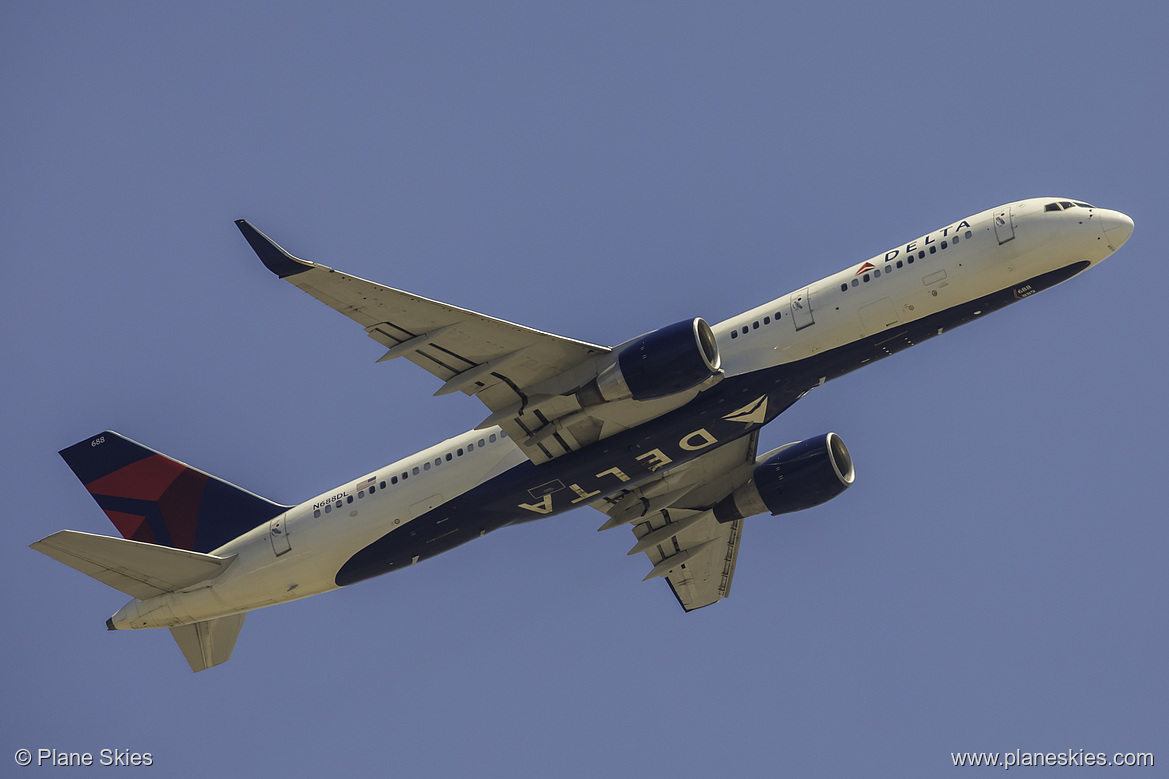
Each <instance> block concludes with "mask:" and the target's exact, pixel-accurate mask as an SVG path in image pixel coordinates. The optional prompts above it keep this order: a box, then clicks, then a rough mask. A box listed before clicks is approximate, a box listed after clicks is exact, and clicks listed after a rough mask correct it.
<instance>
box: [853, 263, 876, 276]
mask: <svg viewBox="0 0 1169 779" xmlns="http://www.w3.org/2000/svg"><path fill="white" fill-rule="evenodd" d="M876 267H877V266H876V265H874V264H873V263H871V262H866V263H865V264H864V265H862V266H860V267H859V268H857V271H856V275H857V276H859V275H861V274H862V273H864V272H865V271H870V270H875V269H876Z"/></svg>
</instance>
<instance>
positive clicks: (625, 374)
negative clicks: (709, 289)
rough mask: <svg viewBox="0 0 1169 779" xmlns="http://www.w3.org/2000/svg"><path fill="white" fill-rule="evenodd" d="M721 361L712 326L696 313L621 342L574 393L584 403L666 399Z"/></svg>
mask: <svg viewBox="0 0 1169 779" xmlns="http://www.w3.org/2000/svg"><path fill="white" fill-rule="evenodd" d="M721 364H722V358H721V357H719V353H718V344H717V343H716V342H715V340H714V333H713V332H711V329H710V325H708V324H707V323H706V322H705V320H703V319H702V318H701V317H695V318H694V319H687V320H685V321H682V322H676V323H674V324H672V325H667V326H666V327H663V328H660V329H658V330H654V331H653V332H652V333H646V334H645V335H643V336H641V337H640V338H637V339H635V340H634V341H632V342H630V343H629V344H627V345H625V346H624V347H623V348H622V349H621V351H620V352H619V353H618V355H617V359H616V361H614V362H613V363H611V364H610V365H608V366H607V367H606V368H604V369H603V370H602V371H601V372H600V373H599V374H598V375H597V378H595V379H593V380H592V381H590V382H589V383H588V384H586V385H585V386H584V387H582V388H581V389H579V390H577V393H576V397H577V400H579V401H580V404H581V405H582V406H596V405H599V404H601V403H606V402H610V401H614V400H624V399H625V398H633V399H634V400H653V399H654V398H664V397H666V396H667V395H673V394H676V393H678V392H682V391H684V390H688V389H690V388H691V387H695V386H697V385H699V384H701V383H702V382H704V381H706V380H707V379H709V378H710V377H711V376H714V375H715V374H716V373H718V371H719V366H720V365H721Z"/></svg>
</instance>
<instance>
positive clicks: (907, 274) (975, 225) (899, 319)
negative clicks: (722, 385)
mask: <svg viewBox="0 0 1169 779" xmlns="http://www.w3.org/2000/svg"><path fill="white" fill-rule="evenodd" d="M1053 202H1064V203H1066V202H1069V201H1066V200H1065V201H1057V200H1055V199H1053V198H1036V199H1030V200H1024V201H1019V202H1016V203H1012V204H1010V205H1007V206H1002V207H1000V208H996V209H991V210H987V211H983V212H981V213H978V214H975V215H973V216H970V217H967V218H966V219H963V220H959V221H957V222H954V223H952V224H950V225H947V226H946V227H944V228H942V229H940V230H935V231H933V232H931V233H929V234H927V235H924V236H921V237H919V238H917V239H916V240H913V241H909V242H907V243H905V244H901V245H899V246H897V247H895V248H893V249H890V250H889V251H888V252H885V253H883V254H881V255H878V256H876V257H873V258H871V259H869V260H868V261H867V262H864V263H860V264H859V265H853V266H851V267H849V268H847V269H845V270H843V271H840V272H839V273H836V274H834V275H832V276H829V277H827V278H824V279H821V280H820V281H817V282H814V283H812V284H810V285H807V286H806V287H803V288H801V289H799V290H795V291H793V292H791V293H789V294H786V295H783V296H781V297H779V298H776V299H774V300H771V301H769V302H767V303H765V304H763V305H761V306H758V307H756V308H753V309H751V310H750V311H747V312H745V313H742V314H740V315H738V316H735V317H732V318H730V319H727V320H725V321H723V322H720V323H719V324H717V325H714V326H713V327H712V329H713V331H714V333H715V335H716V338H717V341H718V348H719V352H720V354H721V355H722V368H723V371H724V372H725V374H726V375H727V376H728V377H730V376H736V375H740V374H745V373H750V372H753V371H760V370H763V369H767V368H772V367H775V366H778V365H784V364H787V363H795V362H797V361H801V360H806V359H808V358H810V357H813V356H815V355H817V354H820V353H824V352H828V351H830V350H833V349H838V348H840V347H843V346H846V345H848V344H850V343H854V342H857V341H859V340H861V339H866V338H871V337H873V336H876V335H878V334H880V333H882V332H883V331H886V330H890V331H895V330H896V329H897V328H899V327H902V326H904V325H907V324H910V323H913V322H916V321H919V320H922V319H925V318H927V317H930V316H932V315H935V314H939V313H941V312H945V311H947V310H949V309H953V308H955V307H958V306H962V305H964V304H968V303H970V302H971V301H976V300H979V299H981V298H983V297H984V296H987V295H991V294H993V293H996V292H1001V291H1003V290H1008V289H1013V290H1014V295H1015V297H1016V298H1022V297H1026V296H1028V295H1029V294H1031V291H1029V290H1028V288H1027V285H1026V282H1027V280H1029V279H1033V278H1036V277H1039V276H1042V275H1043V274H1045V273H1051V272H1055V271H1058V270H1060V269H1063V268H1067V267H1068V266H1069V265H1071V264H1073V263H1086V264H1085V266H1084V267H1089V266H1090V265H1094V264H1096V263H1098V262H1100V261H1101V260H1103V259H1105V258H1106V257H1107V256H1108V255H1110V254H1111V253H1112V252H1113V251H1115V249H1116V248H1119V245H1120V244H1121V243H1123V242H1124V240H1126V239H1127V238H1128V235H1129V234H1130V233H1131V230H1132V222H1131V220H1129V219H1128V218H1127V217H1125V216H1124V215H1123V214H1119V213H1118V212H1115V211H1109V210H1107V209H1098V208H1090V207H1086V206H1082V205H1077V206H1075V207H1073V208H1070V209H1067V210H1062V209H1061V210H1058V211H1047V210H1045V207H1046V206H1047V204H1050V203H1053ZM943 247H944V248H943ZM911 258H912V262H911V261H910V259H911ZM971 313H972V314H973V315H975V316H977V315H980V314H981V313H982V312H981V311H978V310H974V311H972V312H971ZM777 315H778V317H777ZM865 362H867V360H865ZM526 461H527V457H526V456H525V455H524V453H523V452H522V451H521V450H520V449H519V447H517V446H516V445H515V444H514V443H513V442H512V441H511V439H509V438H507V437H506V436H505V435H504V433H503V431H502V430H501V429H500V428H498V427H496V428H491V429H486V430H474V431H471V432H468V433H464V434H463V435H461V436H457V437H455V438H451V439H449V440H447V441H443V442H442V443H440V444H438V445H436V446H433V447H431V448H430V449H427V450H425V451H422V452H419V453H418V454H415V455H412V456H411V457H408V458H405V459H403V460H400V461H398V462H395V463H392V464H390V465H388V466H386V467H385V468H381V469H379V470H378V471H375V472H373V473H372V474H367V475H366V476H363V477H362V478H359V479H356V480H354V481H352V482H349V483H347V484H343V485H341V486H339V487H336V488H334V489H331V490H328V491H326V492H324V493H322V494H321V495H318V496H317V497H315V498H313V499H311V500H309V501H306V502H305V503H302V504H300V505H299V506H296V507H295V508H293V509H291V510H289V511H288V512H286V513H285V514H283V515H281V516H280V517H277V518H276V519H274V520H272V521H271V522H270V523H266V524H264V525H261V526H259V527H256V528H254V529H253V530H251V531H249V532H248V533H245V534H244V535H242V536H240V537H239V538H236V539H234V540H232V541H231V542H229V543H227V544H225V545H224V546H222V547H220V548H219V549H216V550H214V552H213V554H215V555H217V556H224V557H228V556H232V555H235V556H236V559H235V560H234V562H233V563H232V564H231V565H230V566H228V567H227V569H226V571H224V573H222V574H221V575H219V576H218V577H216V578H214V579H210V580H207V581H204V582H200V583H199V584H197V585H194V586H192V587H190V588H188V589H185V590H181V591H178V592H173V593H167V594H165V595H160V596H157V597H155V598H150V599H147V600H133V601H131V602H130V603H128V604H126V606H124V607H123V608H122V609H121V610H120V611H118V613H117V614H115V615H114V617H113V626H114V627H117V628H118V629H127V628H148V627H173V626H176V625H183V624H189V623H192V622H199V621H203V620H208V619H213V618H217V617H222V616H227V615H230V614H235V613H239V612H244V611H249V610H252V609H257V608H260V607H263V606H271V605H273V604H277V603H283V602H286V601H290V600H295V599H297V598H303V597H306V596H308V595H315V594H318V593H321V592H325V591H328V590H332V589H336V588H337V587H338V585H337V583H336V581H335V577H336V575H337V572H338V570H339V569H340V568H341V567H342V566H343V565H344V564H345V563H346V561H347V560H349V559H350V558H352V557H353V555H354V554H355V553H357V552H358V551H359V550H361V549H363V548H365V547H367V546H369V545H370V544H372V543H373V542H375V541H377V540H378V539H379V538H382V537H383V536H386V535H387V534H388V533H391V532H396V533H409V532H410V529H409V524H410V522H411V520H413V519H414V518H415V517H418V516H421V515H422V514H425V513H426V512H428V511H430V510H431V509H433V508H435V507H436V506H438V505H440V504H442V503H444V502H446V501H450V500H452V499H453V498H456V497H458V496H460V495H463V494H464V493H466V492H467V491H469V490H471V489H473V488H475V487H477V486H479V485H482V484H485V483H487V482H490V481H491V480H492V479H495V478H496V477H499V476H501V475H503V474H505V473H506V472H508V471H509V470H511V469H513V468H516V467H517V466H520V465H521V464H523V463H525V462H526ZM539 467H540V468H544V469H548V470H549V478H550V479H551V478H555V474H554V471H555V469H556V467H557V461H556V460H553V461H551V462H549V463H546V464H544V465H541V466H539ZM403 475H405V478H403ZM371 486H372V487H373V489H370V488H371ZM338 497H339V500H338ZM326 507H327V510H326Z"/></svg>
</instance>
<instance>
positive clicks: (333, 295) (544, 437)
mask: <svg viewBox="0 0 1169 779" xmlns="http://www.w3.org/2000/svg"><path fill="white" fill-rule="evenodd" d="M236 226H237V227H238V228H239V230H240V232H241V233H243V235H244V237H245V238H246V239H247V241H248V243H249V244H250V245H251V247H252V249H253V250H255V252H256V254H257V255H259V257H260V259H261V260H262V261H263V263H264V265H265V266H266V267H267V268H268V270H270V271H272V272H273V273H275V274H276V275H277V276H279V277H280V278H282V279H284V280H285V281H287V282H289V283H290V284H292V285H293V286H295V287H297V288H298V289H300V290H303V291H304V292H307V293H308V294H309V295H312V296H313V297H315V298H316V299H317V300H319V301H321V302H322V303H324V304H325V305H327V306H329V307H330V308H332V309H334V310H336V311H339V312H341V313H342V314H344V315H345V316H347V317H349V318H350V319H352V320H353V321H355V322H357V324H359V325H361V326H362V327H363V328H364V329H365V332H366V335H368V336H369V337H370V338H372V339H373V340H375V341H377V342H378V343H380V344H381V345H382V346H384V347H386V349H387V351H386V353H385V354H383V355H382V357H381V358H380V359H379V362H381V361H382V360H390V359H393V358H395V357H405V358H406V359H407V360H409V361H410V362H412V363H414V364H415V365H417V366H419V367H421V368H423V369H424V370H426V371H428V372H430V373H431V374H433V375H435V376H437V377H438V378H439V379H441V380H442V381H443V385H442V386H441V387H439V389H438V391H437V392H436V393H435V394H436V395H443V394H446V393H449V392H455V391H458V392H463V393H465V394H467V395H475V396H477V397H478V398H479V399H480V400H481V401H483V403H484V404H485V405H486V406H487V408H488V409H490V410H491V414H490V415H489V416H488V417H487V418H486V419H484V420H483V422H482V423H481V425H480V427H481V428H483V427H490V426H493V425H500V426H501V427H502V428H503V429H504V431H505V432H506V433H507V434H508V435H509V436H511V438H512V439H513V440H514V441H515V443H516V445H518V446H519V447H520V449H522V450H523V451H524V453H525V454H527V456H528V458H529V459H531V460H532V461H533V462H536V463H541V462H545V461H547V460H551V459H553V458H555V457H559V456H561V455H563V454H566V453H568V452H573V451H576V450H578V449H581V448H583V447H585V446H588V445H589V444H591V443H594V442H595V441H598V440H600V439H602V438H606V437H608V436H610V435H612V434H614V433H617V432H620V431H621V430H625V429H628V428H630V427H635V426H636V425H639V424H641V423H642V422H645V421H647V420H649V419H653V418H654V417H657V416H659V415H661V414H663V413H665V412H667V411H670V410H672V409H674V408H677V407H678V406H680V405H682V404H684V403H686V402H689V401H690V400H691V399H692V398H693V397H694V396H695V395H696V394H697V392H698V389H694V390H689V391H687V392H682V393H679V394H678V395H676V396H671V397H668V398H663V399H659V400H652V401H644V402H643V401H633V400H627V401H617V402H615V403H607V404H603V405H601V406H594V407H590V408H587V409H582V408H581V406H580V403H579V402H578V401H577V399H576V398H575V397H574V395H573V394H572V393H573V392H574V391H575V390H576V389H579V388H580V387H581V386H583V385H584V384H586V383H587V382H588V381H590V380H591V379H592V378H593V377H594V376H595V375H596V372H597V370H598V369H599V367H600V365H601V361H602V360H603V359H604V357H605V355H608V354H610V353H611V352H612V350H611V349H610V348H609V347H607V346H599V345H597V344H590V343H586V342H584V341H577V340H575V339H572V338H565V337H563V336H559V335H553V334H552V333H545V332H541V331H539V330H533V329H532V328H530V327H524V326H523V325H517V324H513V323H511V322H506V321H504V320H502V319H496V318H494V317H490V316H486V315H484V314H479V313H476V312H474V311H469V310H467V309H464V308H458V307H456V306H452V305H448V304H446V303H440V302H438V301H435V300H429V299H427V298H424V297H420V296H418V295H413V294H410V293H409V292H403V291H401V290H397V289H393V288H391V287H385V286H382V285H381V284H376V283H374V282H372V281H366V280H365V279H359V278H357V277H356V276H350V275H349V274H347V273H341V272H340V271H336V270H333V269H332V268H328V267H326V266H324V265H317V264H316V263H312V262H308V261H307V260H301V259H298V258H296V257H293V256H292V255H291V254H289V253H288V252H287V251H285V250H284V249H282V248H281V247H280V246H278V245H277V244H276V243H275V242H273V241H272V239H270V238H268V236H266V235H264V234H263V233H261V232H260V231H259V230H257V229H256V228H255V227H253V226H252V225H251V224H250V223H249V222H247V220H244V219H240V220H238V221H237V222H236Z"/></svg>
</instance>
